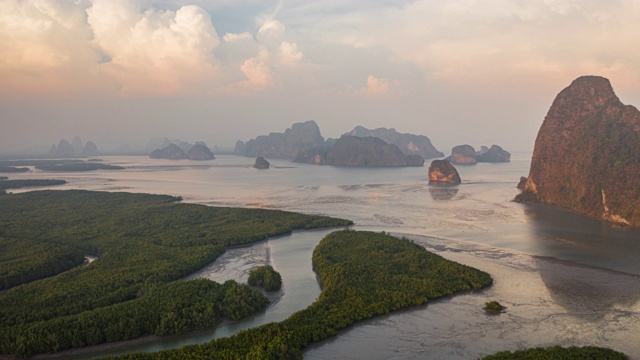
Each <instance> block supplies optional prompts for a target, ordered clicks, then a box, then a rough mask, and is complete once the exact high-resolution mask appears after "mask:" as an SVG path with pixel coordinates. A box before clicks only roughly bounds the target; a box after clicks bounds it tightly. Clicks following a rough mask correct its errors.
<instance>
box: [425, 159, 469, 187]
mask: <svg viewBox="0 0 640 360" xmlns="http://www.w3.org/2000/svg"><path fill="white" fill-rule="evenodd" d="M460 182H461V180H460V175H459V174H458V170H456V168H455V167H454V166H453V165H451V163H450V162H449V161H447V160H433V161H432V162H431V165H430V166H429V185H457V184H460Z"/></svg>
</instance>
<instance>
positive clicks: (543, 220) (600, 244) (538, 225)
mask: <svg viewBox="0 0 640 360" xmlns="http://www.w3.org/2000/svg"><path fill="white" fill-rule="evenodd" d="M524 208H525V213H526V215H527V216H526V219H527V222H528V224H529V225H530V228H529V230H530V234H529V241H531V242H533V243H534V245H535V246H536V247H537V248H538V251H536V253H538V254H544V255H545V256H549V257H554V258H558V259H563V260H571V261H575V262H578V263H582V264H587V265H591V266H596V267H601V268H608V269H613V270H618V271H623V272H627V273H633V274H636V275H640V262H638V261H637V259H638V256H640V229H634V228H631V227H628V226H622V225H616V224H611V223H608V222H604V221H600V220H597V219H593V218H590V217H587V216H584V215H580V214H578V213H575V212H572V211H569V210H566V209H561V208H557V207H554V206H548V205H543V204H526V205H524ZM634 254H635V255H637V256H634Z"/></svg>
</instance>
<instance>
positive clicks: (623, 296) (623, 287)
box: [533, 257, 640, 322]
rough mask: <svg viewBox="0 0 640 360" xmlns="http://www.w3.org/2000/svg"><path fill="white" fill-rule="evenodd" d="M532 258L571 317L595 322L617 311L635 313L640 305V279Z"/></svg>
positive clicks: (628, 275)
mask: <svg viewBox="0 0 640 360" xmlns="http://www.w3.org/2000/svg"><path fill="white" fill-rule="evenodd" d="M533 259H534V261H535V263H536V264H537V266H538V273H539V274H540V278H541V279H542V282H543V283H544V286H545V287H546V288H547V290H548V292H549V295H550V296H551V298H552V299H553V301H554V302H555V304H557V305H559V306H561V307H563V308H564V309H565V310H566V312H567V314H569V315H572V316H574V317H577V318H582V319H585V320H586V319H588V320H589V321H592V322H596V321H601V320H604V319H606V318H607V317H610V316H611V314H614V313H616V312H628V311H632V310H633V309H635V308H636V307H637V306H636V305H638V304H639V302H640V276H637V275H631V274H624V273H619V272H617V271H612V270H605V269H595V268H592V267H587V266H582V265H577V264H574V263H570V262H563V261H559V260H550V259H545V258H541V257H533ZM636 311H637V309H636Z"/></svg>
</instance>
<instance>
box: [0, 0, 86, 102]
mask: <svg viewBox="0 0 640 360" xmlns="http://www.w3.org/2000/svg"><path fill="white" fill-rule="evenodd" d="M90 37H91V34H90V32H89V31H88V29H87V28H86V26H85V17H84V13H83V11H82V9H80V8H77V7H76V6H74V5H73V4H67V3H59V2H56V1H42V0H41V1H11V0H8V1H2V2H0V77H1V78H2V79H3V80H2V82H0V93H3V94H7V95H10V96H14V95H17V94H22V93H28V94H32V95H34V94H45V95H48V94H61V93H66V92H68V91H72V90H73V89H77V88H86V87H87V86H88V85H87V83H88V82H90V80H87V76H86V73H87V71H88V64H91V63H92V62H95V61H97V58H98V54H96V53H95V51H94V50H93V49H91V48H90V47H89V46H88V45H87V40H88V39H89V38H90Z"/></svg>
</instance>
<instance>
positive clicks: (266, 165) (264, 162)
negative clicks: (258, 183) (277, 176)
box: [253, 156, 271, 169]
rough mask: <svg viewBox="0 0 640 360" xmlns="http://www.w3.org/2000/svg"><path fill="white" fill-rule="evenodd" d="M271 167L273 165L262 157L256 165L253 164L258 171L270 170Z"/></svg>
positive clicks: (257, 159)
mask: <svg viewBox="0 0 640 360" xmlns="http://www.w3.org/2000/svg"><path fill="white" fill-rule="evenodd" d="M269 166H271V164H269V162H268V161H267V160H266V159H265V158H263V157H262V156H258V157H257V158H256V162H255V164H253V167H254V168H256V169H268V168H269Z"/></svg>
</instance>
